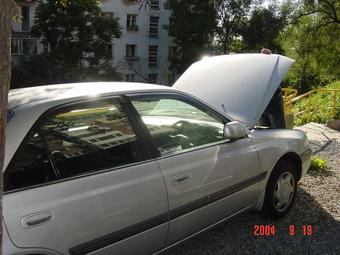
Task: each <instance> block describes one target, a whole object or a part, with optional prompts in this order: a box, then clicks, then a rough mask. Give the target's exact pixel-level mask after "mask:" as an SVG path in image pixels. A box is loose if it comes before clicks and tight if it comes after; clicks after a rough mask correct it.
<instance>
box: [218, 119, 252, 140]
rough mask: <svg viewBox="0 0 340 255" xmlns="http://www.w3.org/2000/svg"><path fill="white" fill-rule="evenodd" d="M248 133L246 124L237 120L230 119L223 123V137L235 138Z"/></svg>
mask: <svg viewBox="0 0 340 255" xmlns="http://www.w3.org/2000/svg"><path fill="white" fill-rule="evenodd" d="M248 133H249V131H248V128H247V126H246V125H244V124H242V123H241V122H238V121H232V122H229V123H227V124H225V125H224V138H226V139H230V140H235V139H239V138H242V137H245V136H246V135H247V134H248Z"/></svg>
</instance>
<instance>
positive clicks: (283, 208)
mask: <svg viewBox="0 0 340 255" xmlns="http://www.w3.org/2000/svg"><path fill="white" fill-rule="evenodd" d="M296 186H297V176H296V169H295V168H294V166H293V165H292V164H291V163H290V162H289V161H286V160H280V161H279V162H278V163H277V164H276V166H275V168H274V170H273V172H272V174H271V175H270V177H269V180H268V184H267V187H266V194H265V199H264V205H263V209H262V215H264V216H266V217H268V218H272V219H278V218H281V217H284V216H285V215H286V214H287V213H288V212H289V211H290V209H291V208H292V205H293V202H294V199H295V195H296Z"/></svg>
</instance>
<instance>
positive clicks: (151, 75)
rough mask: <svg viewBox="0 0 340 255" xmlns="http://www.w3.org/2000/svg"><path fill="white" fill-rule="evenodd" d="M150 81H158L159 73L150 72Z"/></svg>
mask: <svg viewBox="0 0 340 255" xmlns="http://www.w3.org/2000/svg"><path fill="white" fill-rule="evenodd" d="M148 82H150V83H157V74H156V73H149V74H148Z"/></svg>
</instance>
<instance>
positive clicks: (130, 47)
mask: <svg viewBox="0 0 340 255" xmlns="http://www.w3.org/2000/svg"><path fill="white" fill-rule="evenodd" d="M125 56H126V57H128V58H133V57H136V45H135V44H127V45H126V54H125Z"/></svg>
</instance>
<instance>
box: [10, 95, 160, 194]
mask: <svg viewBox="0 0 340 255" xmlns="http://www.w3.org/2000/svg"><path fill="white" fill-rule="evenodd" d="M123 97H124V95H117V94H116V95H109V96H103V97H100V96H99V97H91V98H86V99H80V100H75V101H70V102H66V103H62V104H60V105H57V106H54V107H51V108H49V109H47V110H46V111H45V112H44V113H42V114H41V115H40V116H39V118H38V119H37V120H36V121H35V122H34V124H33V125H32V127H31V128H30V129H29V131H28V132H27V134H26V135H25V137H24V139H23V140H22V141H21V142H20V145H19V146H18V148H17V150H16V151H15V153H14V154H13V157H12V158H11V160H10V162H9V164H8V166H7V167H6V169H5V171H4V181H5V178H6V176H8V175H9V174H10V172H9V171H10V170H11V169H12V167H13V165H14V164H15V163H16V161H17V159H18V157H19V156H20V155H21V153H22V152H23V150H24V147H25V145H26V144H27V142H28V141H29V139H30V138H31V137H32V136H33V135H34V134H36V133H38V134H39V136H41V139H42V142H43V144H44V149H45V150H46V153H47V155H48V158H49V161H50V163H51V165H52V168H53V170H54V171H53V174H54V175H55V180H53V181H50V182H44V183H40V184H36V185H31V186H27V187H22V188H17V189H12V190H7V191H4V194H10V193H14V192H19V191H23V190H29V189H34V188H38V187H42V186H47V185H53V184H56V183H60V182H65V181H70V180H74V179H80V178H85V177H88V176H92V175H97V174H102V173H106V172H111V171H116V170H119V169H123V168H128V167H131V166H136V165H139V164H144V163H147V162H151V161H154V160H155V159H154V155H153V153H152V152H151V151H150V148H148V145H147V144H148V140H147V138H146V137H145V134H144V132H143V131H142V129H141V127H140V124H139V123H138V122H137V121H136V119H135V115H134V114H133V113H132V112H131V107H130V106H128V105H127V101H126V99H125V100H124V98H123ZM106 100H108V101H112V102H113V103H118V104H120V105H121V107H122V110H123V112H124V113H125V114H126V116H127V118H128V121H129V123H130V125H131V127H132V130H133V132H134V133H135V135H136V138H137V140H138V147H139V150H140V153H141V158H142V159H141V161H138V162H134V163H130V164H126V165H121V166H116V167H112V168H107V169H100V170H96V171H91V172H86V173H82V174H79V175H76V176H70V177H65V178H62V177H60V175H59V176H58V174H56V173H55V172H56V171H58V167H57V165H56V163H55V162H54V159H53V157H52V156H51V154H50V151H49V149H48V146H47V144H46V140H45V138H44V135H43V134H42V133H43V132H41V131H40V130H41V127H42V125H43V124H44V123H45V122H46V120H48V119H49V118H50V117H52V116H55V115H56V114H58V113H60V112H64V111H65V110H67V109H72V108H73V107H75V106H79V105H82V104H84V105H85V104H89V103H90V104H96V103H103V102H104V101H106ZM41 134H42V135H41ZM51 157H52V158H51Z"/></svg>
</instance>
